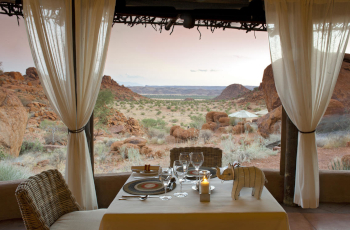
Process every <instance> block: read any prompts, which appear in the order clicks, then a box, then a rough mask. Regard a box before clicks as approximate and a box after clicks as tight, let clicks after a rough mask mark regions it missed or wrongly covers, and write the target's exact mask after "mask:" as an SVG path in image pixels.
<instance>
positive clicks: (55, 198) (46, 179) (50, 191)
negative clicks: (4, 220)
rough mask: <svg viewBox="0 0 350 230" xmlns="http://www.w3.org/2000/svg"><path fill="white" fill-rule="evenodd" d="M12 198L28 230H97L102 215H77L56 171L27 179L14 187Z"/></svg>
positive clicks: (70, 194) (84, 213) (71, 196)
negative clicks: (14, 199) (13, 197)
mask: <svg viewBox="0 0 350 230" xmlns="http://www.w3.org/2000/svg"><path fill="white" fill-rule="evenodd" d="M15 194H16V198H17V202H18V204H19V208H20V210H21V214H22V218H23V221H24V225H25V227H26V229H27V230H32V229H36V230H38V229H42V230H49V229H96V230H97V229H98V228H99V225H100V221H101V219H102V217H103V214H104V212H105V210H101V209H99V210H94V211H82V212H77V211H79V210H81V208H80V206H79V204H78V203H77V201H76V200H75V198H74V196H73V195H72V193H71V191H70V190H69V189H68V186H67V184H66V182H65V180H64V179H63V177H62V174H61V173H60V172H59V171H58V170H48V171H44V172H42V173H40V174H38V175H35V176H32V177H30V178H29V179H27V180H26V181H24V182H22V183H21V184H20V185H19V186H18V187H17V190H16V193H15ZM96 221H97V222H98V223H96ZM88 222H90V223H88ZM82 225H83V226H82Z"/></svg>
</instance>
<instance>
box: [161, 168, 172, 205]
mask: <svg viewBox="0 0 350 230" xmlns="http://www.w3.org/2000/svg"><path fill="white" fill-rule="evenodd" d="M170 179H171V169H170V168H168V169H163V170H162V169H160V170H159V180H160V181H161V182H162V183H163V185H164V190H165V193H164V196H160V197H159V198H160V199H161V200H170V199H171V198H172V197H171V196H166V195H165V194H166V189H167V187H168V184H169V182H170Z"/></svg>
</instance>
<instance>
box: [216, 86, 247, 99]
mask: <svg viewBox="0 0 350 230" xmlns="http://www.w3.org/2000/svg"><path fill="white" fill-rule="evenodd" d="M247 92H250V90H249V89H247V88H246V87H244V86H243V85H240V84H232V85H229V86H227V87H226V88H225V89H224V90H223V91H222V93H221V94H220V95H219V96H217V97H216V98H214V100H227V99H232V98H238V97H240V96H242V95H243V94H245V93H247Z"/></svg>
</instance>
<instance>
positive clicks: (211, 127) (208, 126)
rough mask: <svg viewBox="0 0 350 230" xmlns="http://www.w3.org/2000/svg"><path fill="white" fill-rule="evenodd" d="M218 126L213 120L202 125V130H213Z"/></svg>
mask: <svg viewBox="0 0 350 230" xmlns="http://www.w3.org/2000/svg"><path fill="white" fill-rule="evenodd" d="M217 128H218V125H217V124H216V123H215V122H208V123H205V124H203V125H202V130H205V129H208V130H211V131H215V130H216V129H217Z"/></svg>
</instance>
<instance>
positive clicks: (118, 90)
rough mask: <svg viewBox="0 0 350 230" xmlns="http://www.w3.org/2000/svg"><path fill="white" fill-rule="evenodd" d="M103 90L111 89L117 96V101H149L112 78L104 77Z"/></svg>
mask: <svg viewBox="0 0 350 230" xmlns="http://www.w3.org/2000/svg"><path fill="white" fill-rule="evenodd" d="M101 89H109V90H111V91H112V93H113V94H114V96H115V99H117V100H131V101H135V100H136V101H138V100H140V99H143V100H145V99H148V98H146V97H144V96H141V95H139V94H137V93H135V92H133V91H131V90H130V89H129V88H127V87H124V86H122V85H119V84H118V83H117V82H116V81H114V80H113V79H112V78H111V77H110V76H107V75H104V76H103V78H102V82H101Z"/></svg>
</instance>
